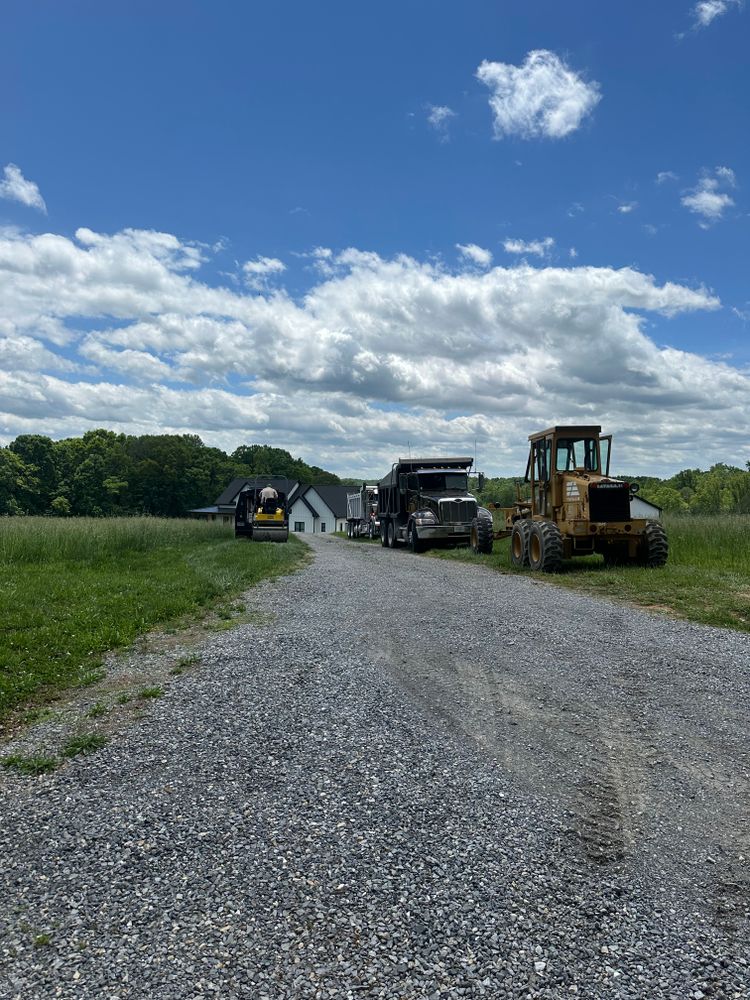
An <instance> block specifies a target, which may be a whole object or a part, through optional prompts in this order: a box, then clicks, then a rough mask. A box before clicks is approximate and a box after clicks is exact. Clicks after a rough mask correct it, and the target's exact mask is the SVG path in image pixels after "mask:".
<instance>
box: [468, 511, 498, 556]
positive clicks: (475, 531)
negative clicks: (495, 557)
mask: <svg viewBox="0 0 750 1000" xmlns="http://www.w3.org/2000/svg"><path fill="white" fill-rule="evenodd" d="M493 541H494V539H493V537H492V521H491V520H490V519H489V518H488V517H475V518H474V520H473V521H472V522H471V551H472V552H474V553H475V554H476V555H478V556H488V555H490V553H491V552H492V543H493Z"/></svg>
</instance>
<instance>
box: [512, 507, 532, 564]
mask: <svg viewBox="0 0 750 1000" xmlns="http://www.w3.org/2000/svg"><path fill="white" fill-rule="evenodd" d="M530 532H531V521H527V520H526V519H525V518H522V519H521V520H520V521H516V522H515V524H514V525H513V530H512V531H511V533H510V561H511V563H512V564H513V566H519V567H521V566H528V565H529V534H530Z"/></svg>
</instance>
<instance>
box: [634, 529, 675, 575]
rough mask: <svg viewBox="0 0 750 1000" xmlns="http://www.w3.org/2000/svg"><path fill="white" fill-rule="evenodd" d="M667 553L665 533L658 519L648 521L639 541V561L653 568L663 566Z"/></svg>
mask: <svg viewBox="0 0 750 1000" xmlns="http://www.w3.org/2000/svg"><path fill="white" fill-rule="evenodd" d="M668 555H669V542H668V541H667V533H666V531H665V530H664V528H663V527H662V526H661V525H660V524H659V522H658V521H648V522H647V523H646V530H645V531H644V532H643V541H642V542H641V551H640V556H641V558H640V563H641V565H642V566H648V567H650V568H651V569H655V568H656V567H657V566H664V565H665V563H666V561H667V556H668Z"/></svg>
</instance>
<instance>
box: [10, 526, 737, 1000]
mask: <svg viewBox="0 0 750 1000" xmlns="http://www.w3.org/2000/svg"><path fill="white" fill-rule="evenodd" d="M310 542H311V544H312V547H313V549H314V551H315V560H314V562H313V563H312V564H311V565H309V566H308V567H306V568H305V569H304V570H302V571H301V572H299V573H297V574H295V575H293V576H290V577H284V578H281V579H278V580H276V581H274V582H272V583H268V584H265V585H263V586H262V587H260V588H258V589H257V590H255V591H253V592H252V596H251V602H252V604H253V606H254V607H255V609H256V610H257V611H258V612H259V614H258V615H257V616H256V619H257V620H259V621H260V620H262V619H263V616H264V615H266V617H269V616H268V614H267V613H268V612H273V613H275V616H276V617H275V620H273V621H269V623H268V624H266V625H257V624H256V625H244V626H241V627H239V628H236V629H234V630H232V631H229V632H226V633H223V634H221V635H219V636H218V637H217V636H212V638H211V639H210V640H209V641H208V643H207V645H206V646H205V648H204V649H203V651H202V666H201V667H200V669H198V670H197V671H195V672H194V673H191V674H189V675H187V676H184V677H180V678H177V679H175V680H174V682H173V683H172V684H171V685H170V687H169V690H168V692H167V694H166V696H165V697H164V698H163V699H161V700H159V701H157V702H155V703H154V704H153V707H152V708H151V709H150V710H149V714H148V717H147V718H145V719H143V720H141V721H140V722H138V723H136V724H135V725H133V726H132V727H130V728H129V729H127V730H126V731H124V732H122V733H120V734H119V735H118V736H117V738H116V739H115V740H113V742H112V743H111V744H110V745H109V746H107V747H106V748H104V749H103V750H101V751H99V752H98V753H96V754H93V755H91V756H90V757H87V758H76V759H75V760H73V761H71V762H70V763H69V764H67V765H66V766H65V767H63V768H61V769H60V770H58V771H56V772H54V773H52V774H50V775H46V776H42V777H39V778H34V779H25V780H24V779H21V778H13V779H7V780H5V782H4V786H3V790H2V795H3V801H2V806H1V808H2V812H1V814H0V997H2V998H3V1000H5V998H19V1000H37V998H38V1000H45V998H48V997H50V998H51V997H66V998H76V1000H79V998H93V997H96V998H100V997H101V998H107V1000H118V998H119V1000H126V998H127V1000H135V998H138V1000H140V998H146V997H155V998H165V1000H166V998H173V997H174V998H198V997H206V996H214V997H220V998H235V997H242V998H250V1000H256V998H257V1000H263V998H269V1000H275V998H284V997H294V998H308V997H309V998H313V997H321V998H323V997H336V998H349V997H387V998H397V997H404V998H406V997H409V998H420V1000H421V998H437V997H481V996H484V997H488V998H492V1000H494V998H510V997H513V998H535V997H555V998H562V997H566V998H568V997H571V996H580V997H585V998H587V1000H588V998H607V1000H610V998H613V1000H614V998H636V997H637V998H644V1000H645V998H648V1000H653V998H660V997H669V998H674V1000H689V998H692V1000H701V998H702V997H706V998H712V1000H715V998H729V997H734V998H738V997H742V998H747V997H748V996H750V966H748V961H749V960H750V949H749V948H748V940H749V939H750V922H749V921H748V905H749V903H750V878H749V877H748V870H747V858H748V856H749V855H750V821H749V820H750V817H749V816H748V788H749V785H750V757H749V755H748V743H747V733H748V719H749V718H750V670H749V669H748V668H750V636H746V635H740V634H734V633H730V632H725V631H721V630H716V629H710V628H705V627H701V626H693V625H688V624H685V623H679V622H671V621H668V620H666V619H664V618H662V617H657V616H655V615H649V614H647V613H644V612H638V611H631V610H628V609H626V608H623V607H621V606H615V605H612V604H609V603H606V602H603V601H599V600H594V599H589V598H586V597H583V596H581V595H578V594H574V593H571V592H569V591H565V590H561V589H558V588H556V587H554V586H551V585H549V584H546V583H544V582H540V581H538V580H535V579H530V578H525V577H524V578H519V577H515V576H514V577H510V576H509V577H504V576H502V575H499V574H496V573H492V572H490V571H488V570H486V569H484V568H483V567H482V566H481V564H480V563H479V562H478V564H477V565H467V564H464V563H454V562H446V561H441V560H435V559H430V558H425V557H417V556H413V555H411V554H410V553H408V552H405V551H402V550H393V551H392V550H388V549H382V548H380V547H379V546H376V545H367V544H364V543H355V542H347V541H344V540H340V539H334V538H326V537H322V536H314V537H312V538H311V539H310Z"/></svg>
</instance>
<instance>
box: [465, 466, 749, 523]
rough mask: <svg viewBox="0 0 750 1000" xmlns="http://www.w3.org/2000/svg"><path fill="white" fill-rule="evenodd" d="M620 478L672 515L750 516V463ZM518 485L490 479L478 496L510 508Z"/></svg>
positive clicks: (506, 480)
mask: <svg viewBox="0 0 750 1000" xmlns="http://www.w3.org/2000/svg"><path fill="white" fill-rule="evenodd" d="M617 478H618V479H624V480H625V481H626V482H630V483H638V484H639V486H640V492H639V496H642V497H643V498H644V500H650V501H651V503H655V504H656V505H657V506H658V507H661V508H662V510H664V511H667V512H668V513H670V514H672V513H678V514H679V513H684V514H750V462H748V463H747V467H746V468H745V469H740V468H738V467H736V466H734V465H724V464H722V463H718V464H717V465H712V466H711V468H710V469H708V470H707V471H702V470H701V469H683V471H682V472H678V473H676V475H674V476H670V477H669V478H668V479H659V478H657V477H656V476H617ZM518 482H521V480H519V479H507V478H496V479H487V480H486V481H485V487H484V490H483V491H482V492H481V493H477V494H476V495H477V496H478V498H479V500H480V502H481V503H496V504H497V505H498V506H500V507H510V506H511V505H512V504H513V503H514V502H515V499H516V483H518ZM474 492H476V491H474Z"/></svg>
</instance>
